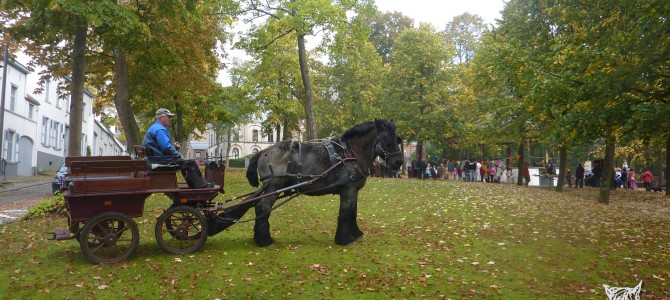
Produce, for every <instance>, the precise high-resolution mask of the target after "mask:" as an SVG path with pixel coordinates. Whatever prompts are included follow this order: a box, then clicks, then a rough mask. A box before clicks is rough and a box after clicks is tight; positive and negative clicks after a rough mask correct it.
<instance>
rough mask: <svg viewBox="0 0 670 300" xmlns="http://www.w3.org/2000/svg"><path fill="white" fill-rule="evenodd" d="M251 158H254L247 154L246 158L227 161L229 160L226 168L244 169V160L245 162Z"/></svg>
mask: <svg viewBox="0 0 670 300" xmlns="http://www.w3.org/2000/svg"><path fill="white" fill-rule="evenodd" d="M252 156H254V155H253V154H249V155H247V156H245V157H240V158H238V159H229V160H228V167H231V168H244V167H245V165H244V160H246V159H247V158H249V159H251V157H252Z"/></svg>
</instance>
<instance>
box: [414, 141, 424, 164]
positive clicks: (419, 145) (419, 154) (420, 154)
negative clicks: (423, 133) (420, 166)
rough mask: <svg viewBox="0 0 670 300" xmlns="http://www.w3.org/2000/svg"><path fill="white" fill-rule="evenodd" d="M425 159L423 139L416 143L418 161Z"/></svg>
mask: <svg viewBox="0 0 670 300" xmlns="http://www.w3.org/2000/svg"><path fill="white" fill-rule="evenodd" d="M422 160H423V141H418V142H417V143H416V162H420V161H422Z"/></svg>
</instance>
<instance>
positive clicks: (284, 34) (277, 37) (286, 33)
mask: <svg viewBox="0 0 670 300" xmlns="http://www.w3.org/2000/svg"><path fill="white" fill-rule="evenodd" d="M293 31H295V29H289V30H288V31H286V32H284V33H282V34H280V35H278V36H276V37H275V38H273V39H272V40H271V41H270V42H269V43H267V44H265V45H263V46H261V47H258V48H255V49H254V50H255V51H258V50H265V49H267V48H268V46H270V45H272V44H273V43H274V42H275V41H276V40H278V39H280V38H282V37H284V36H286V35H288V34H289V33H291V32H293Z"/></svg>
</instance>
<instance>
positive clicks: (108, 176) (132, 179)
mask: <svg viewBox="0 0 670 300" xmlns="http://www.w3.org/2000/svg"><path fill="white" fill-rule="evenodd" d="M75 159H77V158H76V157H73V158H70V160H71V161H69V164H68V165H67V167H68V174H67V175H66V176H65V182H66V184H67V190H68V191H69V192H70V193H95V192H109V191H137V190H146V189H147V188H148V186H149V177H147V175H146V170H147V163H146V161H144V160H131V159H115V160H106V159H103V160H100V159H98V160H91V159H86V160H75ZM67 163H68V162H66V164H67Z"/></svg>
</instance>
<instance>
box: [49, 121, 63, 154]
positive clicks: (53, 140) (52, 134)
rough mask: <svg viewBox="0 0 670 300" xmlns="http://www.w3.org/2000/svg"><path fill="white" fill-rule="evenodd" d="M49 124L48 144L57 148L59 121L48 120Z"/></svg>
mask: <svg viewBox="0 0 670 300" xmlns="http://www.w3.org/2000/svg"><path fill="white" fill-rule="evenodd" d="M49 123H50V125H51V126H49V146H50V147H53V148H54V149H58V127H60V126H59V125H60V123H58V122H56V121H54V120H49Z"/></svg>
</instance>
